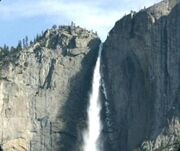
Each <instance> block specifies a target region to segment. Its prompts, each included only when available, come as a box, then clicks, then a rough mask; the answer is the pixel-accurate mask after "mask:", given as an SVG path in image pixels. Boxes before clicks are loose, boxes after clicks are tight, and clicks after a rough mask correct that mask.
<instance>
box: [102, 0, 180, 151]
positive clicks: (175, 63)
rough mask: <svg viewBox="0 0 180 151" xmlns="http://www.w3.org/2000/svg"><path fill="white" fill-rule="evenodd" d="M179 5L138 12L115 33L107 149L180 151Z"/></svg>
mask: <svg viewBox="0 0 180 151" xmlns="http://www.w3.org/2000/svg"><path fill="white" fill-rule="evenodd" d="M179 2H180V1H175V0H166V1H163V2H161V3H158V4H156V5H154V6H152V7H150V8H148V9H145V10H141V11H140V12H138V13H133V12H132V13H131V14H130V15H127V16H125V17H123V18H122V19H121V20H120V21H118V22H116V24H115V27H114V28H113V29H112V30H111V31H110V33H109V36H108V38H107V40H106V41H105V44H104V48H103V52H102V70H103V80H104V83H105V90H106V93H107V94H106V95H104V100H105V101H104V102H105V103H104V110H103V115H104V120H105V122H104V123H105V124H104V131H103V134H104V137H103V138H105V139H104V142H105V143H104V144H105V149H104V150H107V151H132V150H133V149H135V148H136V147H138V146H141V144H143V145H142V146H143V147H142V148H143V149H145V150H148V151H152V150H153V151H154V150H156V149H158V148H159V149H162V150H163V151H170V149H172V150H176V149H175V148H176V147H177V146H178V145H177V144H176V143H177V142H178V140H179V138H180V124H179V123H180V4H178V3H179ZM109 110H110V111H109ZM143 142H144V143H143ZM174 143H175V144H176V145H174V146H173V145H172V144H174ZM167 146H168V147H167ZM175 146H176V147H175ZM165 148H166V149H165Z"/></svg>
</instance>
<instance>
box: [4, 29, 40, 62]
mask: <svg viewBox="0 0 180 151" xmlns="http://www.w3.org/2000/svg"><path fill="white" fill-rule="evenodd" d="M42 34H43V32H42ZM41 37H42V35H37V36H36V38H35V39H34V41H29V39H28V36H25V38H23V40H19V42H18V44H17V46H16V47H13V46H12V47H9V46H7V45H6V44H4V46H3V47H0V60H1V59H2V58H4V57H6V56H8V55H9V54H14V53H17V52H19V51H21V50H22V49H26V48H28V47H29V46H31V45H33V44H34V43H35V42H37V41H39V39H40V38H41Z"/></svg>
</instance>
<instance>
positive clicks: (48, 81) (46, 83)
mask: <svg viewBox="0 0 180 151" xmlns="http://www.w3.org/2000/svg"><path fill="white" fill-rule="evenodd" d="M55 63H56V59H52V60H51V65H50V68H49V72H48V75H47V77H46V79H45V81H44V84H43V86H42V89H44V88H46V89H51V82H52V75H53V72H54V68H55Z"/></svg>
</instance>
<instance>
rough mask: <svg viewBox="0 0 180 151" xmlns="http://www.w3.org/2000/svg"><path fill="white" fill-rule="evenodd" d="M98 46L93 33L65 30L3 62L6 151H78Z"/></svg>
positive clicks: (0, 132)
mask: <svg viewBox="0 0 180 151" xmlns="http://www.w3.org/2000/svg"><path fill="white" fill-rule="evenodd" d="M99 44H100V39H99V38H98V37H97V35H96V34H95V33H93V32H90V31H87V30H85V29H82V28H80V27H74V26H71V27H69V26H62V27H59V28H52V29H49V30H47V31H46V32H45V33H44V34H43V35H42V37H40V38H39V40H38V41H37V42H36V43H35V44H33V45H31V46H30V47H29V48H27V49H23V50H22V51H20V52H18V53H17V54H14V55H13V56H9V57H6V58H3V59H2V60H0V62H1V66H2V67H1V68H2V69H1V74H0V76H1V78H0V144H1V149H3V150H4V151H59V150H61V151H67V150H69V151H70V150H73V151H76V150H78V147H80V146H81V145H80V144H81V143H82V138H81V132H82V129H83V128H84V126H85V125H86V124H85V122H86V113H85V111H86V106H87V99H88V91H89V89H90V86H91V78H92V71H93V67H94V65H95V61H96V58H97V54H98V48H99Z"/></svg>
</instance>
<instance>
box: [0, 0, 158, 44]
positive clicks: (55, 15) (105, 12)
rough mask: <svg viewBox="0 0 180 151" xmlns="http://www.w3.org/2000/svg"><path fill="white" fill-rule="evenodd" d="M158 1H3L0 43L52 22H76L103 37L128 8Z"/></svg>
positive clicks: (14, 41) (13, 40)
mask: <svg viewBox="0 0 180 151" xmlns="http://www.w3.org/2000/svg"><path fill="white" fill-rule="evenodd" d="M158 1H160V0H2V1H1V2H0V14H1V15H0V46H2V45H4V43H6V44H7V45H9V46H11V45H13V46H15V45H16V44H17V42H18V40H20V39H22V38H24V37H25V36H26V35H27V36H28V37H29V39H33V38H34V37H35V36H36V34H38V33H41V31H44V30H46V29H47V28H50V27H52V25H54V24H57V25H69V24H70V23H71V21H74V22H75V23H76V25H79V26H81V27H85V28H87V29H89V30H93V31H97V32H98V34H99V36H100V37H101V39H102V40H105V38H106V35H107V33H108V31H109V30H110V29H111V28H112V27H113V26H114V23H115V22H116V21H117V20H119V19H120V18H121V17H122V16H123V15H124V14H128V13H129V12H130V10H135V11H138V10H140V9H142V8H144V6H146V7H148V6H150V5H152V4H154V3H157V2H158Z"/></svg>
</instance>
